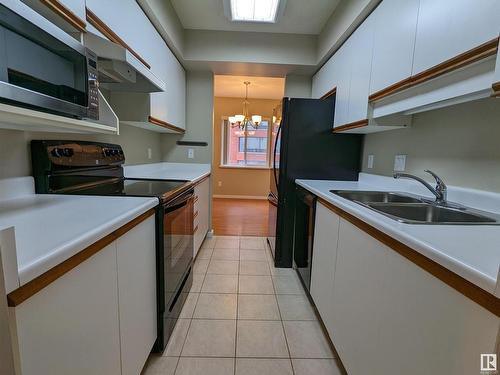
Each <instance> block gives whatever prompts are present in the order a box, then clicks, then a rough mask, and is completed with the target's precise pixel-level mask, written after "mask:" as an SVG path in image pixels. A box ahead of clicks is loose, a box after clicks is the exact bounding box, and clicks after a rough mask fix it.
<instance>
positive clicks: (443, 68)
mask: <svg viewBox="0 0 500 375" xmlns="http://www.w3.org/2000/svg"><path fill="white" fill-rule="evenodd" d="M498 42H499V38H498V37H497V38H494V39H492V40H490V41H488V42H485V43H483V44H481V45H479V46H477V47H474V48H472V49H470V50H468V51H465V52H463V53H461V54H459V55H457V56H455V57H452V58H451V59H448V60H446V61H443V62H442V63H439V64H437V65H435V66H433V67H431V68H429V69H426V70H424V71H423V72H420V73H417V74H415V75H412V76H410V77H408V78H405V79H404V80H402V81H399V82H397V83H394V84H392V85H390V86H388V87H386V88H383V89H382V90H379V91H377V92H375V93H373V94H371V95H370V96H369V97H368V101H369V102H374V101H377V100H380V99H383V98H386V97H388V96H390V95H393V94H395V93H397V92H400V91H403V90H405V89H408V88H410V87H413V86H417V85H419V84H421V83H424V82H427V81H430V80H432V79H434V78H437V77H439V76H442V75H444V74H447V73H450V72H453V71H455V70H458V69H461V68H463V67H465V66H467V65H470V64H472V63H475V62H477V61H480V60H482V59H485V58H487V57H490V56H493V55H495V54H496V53H497V52H498Z"/></svg>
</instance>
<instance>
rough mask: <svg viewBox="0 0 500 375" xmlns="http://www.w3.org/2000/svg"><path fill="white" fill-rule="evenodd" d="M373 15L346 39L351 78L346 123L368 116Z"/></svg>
mask: <svg viewBox="0 0 500 375" xmlns="http://www.w3.org/2000/svg"><path fill="white" fill-rule="evenodd" d="M373 26H374V17H373V15H370V16H369V17H368V18H367V19H366V20H365V21H364V22H363V23H362V24H361V25H360V26H359V27H358V29H357V30H356V31H355V32H354V34H352V35H351V37H350V38H349V39H348V40H347V42H346V44H347V49H348V51H349V52H348V54H349V65H350V68H351V80H350V84H349V85H350V87H349V112H348V113H349V114H348V117H347V120H346V121H345V122H346V123H351V122H355V121H360V120H365V119H366V118H368V94H369V89H370V74H371V67H372V52H373Z"/></svg>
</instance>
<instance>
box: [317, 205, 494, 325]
mask: <svg viewBox="0 0 500 375" xmlns="http://www.w3.org/2000/svg"><path fill="white" fill-rule="evenodd" d="M318 201H319V202H320V203H321V204H322V205H324V206H325V207H327V208H328V209H330V210H331V211H333V212H334V213H336V214H337V215H339V216H340V217H341V218H343V219H345V220H347V221H348V222H350V223H351V224H353V225H354V226H356V227H357V228H359V229H361V230H362V231H363V232H365V233H367V234H368V235H370V236H371V237H373V238H375V239H376V240H377V241H379V242H381V243H383V244H384V245H386V246H387V247H389V248H391V249H392V250H394V251H395V252H397V253H398V254H399V255H401V256H403V257H405V258H406V259H408V260H409V261H410V262H412V263H414V264H415V265H417V266H418V267H420V268H422V269H423V270H425V271H427V272H428V273H430V274H431V275H433V276H434V277H436V278H438V279H439V280H441V281H442V282H444V283H445V284H447V285H448V286H450V287H452V288H453V289H455V290H456V291H457V292H459V293H461V294H462V295H464V296H465V297H467V298H469V299H471V300H472V301H474V302H476V303H477V304H479V305H481V306H482V307H484V308H485V309H486V310H488V311H489V312H491V313H493V314H494V315H496V316H498V317H500V299H499V298H497V297H495V296H494V295H493V294H491V293H488V292H487V291H485V290H484V289H482V288H480V287H479V286H477V285H475V284H473V283H471V282H470V281H468V280H466V279H464V278H463V277H462V276H460V275H457V274H456V273H455V272H453V271H451V270H449V269H448V268H446V267H443V266H442V265H440V264H439V263H437V262H435V261H433V260H432V259H429V258H427V257H426V256H425V255H422V254H421V253H419V252H418V251H416V250H414V249H412V248H411V247H409V246H408V245H405V244H403V243H402V242H400V241H398V240H396V239H395V238H393V237H391V236H390V235H388V234H386V233H384V232H382V231H380V230H378V229H376V228H374V227H373V226H371V225H370V224H367V223H366V222H364V221H363V220H361V219H358V218H357V217H356V216H354V215H352V214H350V213H348V212H346V211H344V210H342V209H341V208H339V207H337V206H335V205H334V204H332V203H330V202H328V201H326V200H324V199H323V198H319V197H318Z"/></svg>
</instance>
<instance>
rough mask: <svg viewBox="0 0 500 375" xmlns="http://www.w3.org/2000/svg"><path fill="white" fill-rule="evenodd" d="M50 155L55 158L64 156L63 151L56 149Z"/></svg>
mask: <svg viewBox="0 0 500 375" xmlns="http://www.w3.org/2000/svg"><path fill="white" fill-rule="evenodd" d="M50 154H51V155H52V156H53V157H55V158H60V157H61V156H62V149H60V148H57V147H54V148H53V149H52V151H50Z"/></svg>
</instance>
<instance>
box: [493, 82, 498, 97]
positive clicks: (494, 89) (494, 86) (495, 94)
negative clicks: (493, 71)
mask: <svg viewBox="0 0 500 375" xmlns="http://www.w3.org/2000/svg"><path fill="white" fill-rule="evenodd" d="M491 88H492V89H493V93H492V94H491V96H492V97H494V98H495V97H500V82H495V83H494V84H493V85H491Z"/></svg>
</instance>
